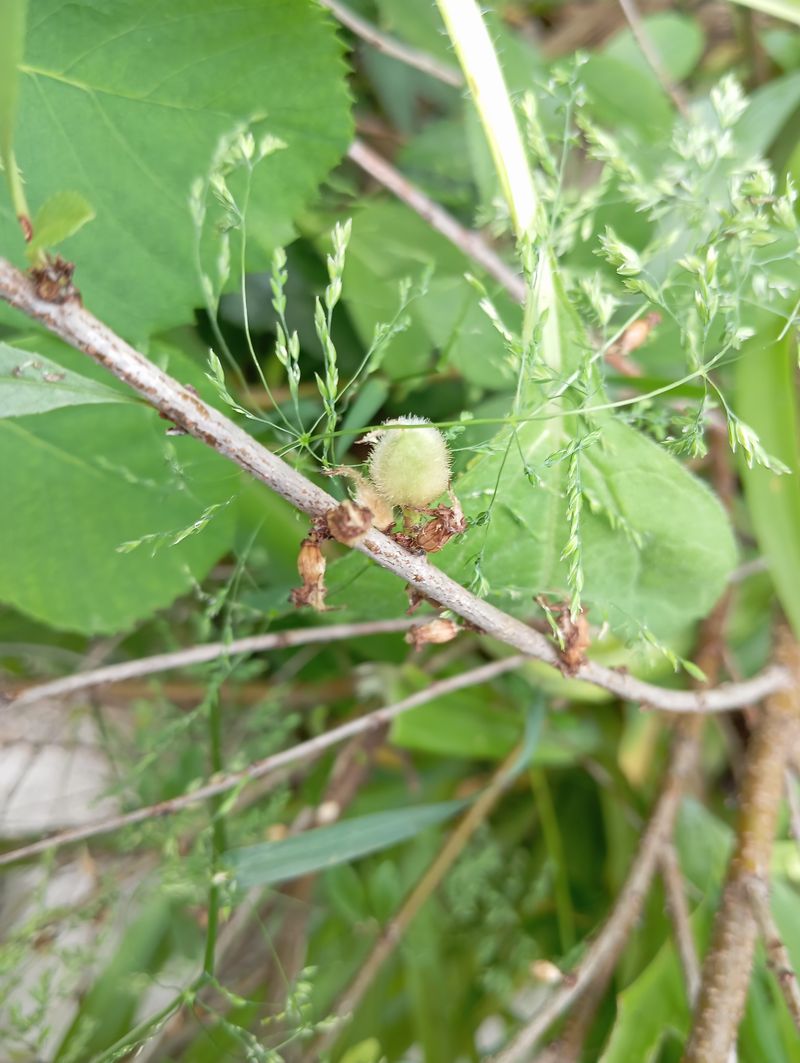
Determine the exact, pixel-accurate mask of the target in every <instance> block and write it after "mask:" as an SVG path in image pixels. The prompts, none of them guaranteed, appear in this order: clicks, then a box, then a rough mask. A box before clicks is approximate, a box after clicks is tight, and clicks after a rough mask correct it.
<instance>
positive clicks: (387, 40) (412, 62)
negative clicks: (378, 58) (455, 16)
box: [320, 0, 464, 89]
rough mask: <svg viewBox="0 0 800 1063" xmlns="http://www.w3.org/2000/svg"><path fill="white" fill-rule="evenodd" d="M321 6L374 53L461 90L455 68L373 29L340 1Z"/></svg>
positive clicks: (324, 0)
mask: <svg viewBox="0 0 800 1063" xmlns="http://www.w3.org/2000/svg"><path fill="white" fill-rule="evenodd" d="M320 3H321V4H322V6H323V7H327V9H328V10H329V11H330V13H331V14H332V15H333V17H334V18H335V19H336V21H337V22H341V24H342V25H343V26H345V27H346V28H347V29H349V30H350V31H351V32H352V33H354V34H355V35H356V37H360V38H361V40H362V41H364V42H365V43H366V44H369V45H371V46H372V47H373V48H374V49H375V51H376V52H381V53H382V54H383V55H388V56H390V57H391V58H392V59H397V60H399V61H400V62H401V63H405V64H406V66H413V67H414V69H415V70H421V71H422V73H423V74H429V75H430V77H432V78H435V79H436V80H437V81H442V82H444V84H445V85H452V86H453V87H454V88H457V89H458V88H462V87H463V85H464V79H463V77H462V76H461V71H460V70H459V69H458V67H455V66H450V65H449V64H448V63H442V62H441V61H440V60H439V59H436V58H435V57H434V56H432V55H430V54H429V53H428V52H423V51H420V50H419V49H418V48H412V46H411V45H409V44H405V43H404V42H403V41H399V40H398V39H397V38H396V37H392V36H390V35H389V34H388V33H384V32H383V31H382V30H379V29H378V27H377V26H373V24H372V23H371V22H367V20H366V19H364V18H361V16H360V15H357V14H356V13H355V11H351V10H350V8H349V7H346V6H345V5H344V4H340V3H339V0H320Z"/></svg>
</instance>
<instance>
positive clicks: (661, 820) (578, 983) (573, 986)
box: [494, 718, 700, 1063]
mask: <svg viewBox="0 0 800 1063" xmlns="http://www.w3.org/2000/svg"><path fill="white" fill-rule="evenodd" d="M699 723H700V721H699V718H694V719H689V720H685V721H684V720H682V721H681V722H680V724H679V732H678V734H677V735H676V737H675V741H674V744H673V747H672V754H671V757H670V763H669V767H668V768H667V771H666V773H665V784H664V787H663V789H662V791H661V793H660V795H659V797H658V801H657V802H656V806H655V809H654V810H653V813H652V815H651V816H650V819H649V821H648V823H647V827H646V828H645V831H644V834H643V835H642V840H641V842H640V844H639V848H638V850H637V852H636V856H635V857H634V860H633V863H632V865H631V868H630V870H629V872H628V877H627V878H626V880H625V883H624V885H623V887H622V889H621V890H620V893H619V896H618V897H617V900H616V902H615V904H614V910H613V911H612V913H611V915H610V917H609V919H608V921H607V922H606V924H605V926H604V927H603V929H602V930H601V932H600V934H599V935H598V936H597V938H595V940H594V941H593V942H592V944H591V945H590V946H589V948H588V949H587V951H586V953H585V954H584V956H583V958H582V959H581V961H580V962H579V964H578V965H577V967H575V968H574V969H573V970H572V971H571V972H570V974H569V977H568V978H566V979H565V980H564V982H563V983H562V984H561V985H559V987H558V988H557V989H556V990H555V992H554V993H553V995H552V997H550V999H549V1000H547V1001H546V1002H545V1003H544V1004H543V1006H542V1007H541V1008H540V1009H539V1011H538V1012H537V1013H536V1014H535V1015H534V1016H533V1018H532V1019H531V1020H530V1021H529V1022H528V1023H527V1024H526V1025H525V1026H524V1027H523V1028H522V1029H521V1030H520V1031H519V1033H518V1034H517V1036H516V1037H515V1038H514V1039H513V1040H512V1041H511V1042H510V1044H509V1045H508V1046H507V1047H506V1048H504V1049H503V1050H502V1051H501V1052H499V1053H498V1055H497V1056H496V1057H494V1058H495V1060H496V1063H528V1060H530V1059H531V1057H532V1054H533V1052H534V1050H535V1047H536V1045H537V1043H538V1041H539V1040H540V1038H541V1037H542V1036H543V1035H544V1034H545V1033H546V1032H547V1030H548V1029H549V1028H550V1027H551V1026H552V1025H553V1023H554V1022H556V1021H557V1020H558V1019H559V1018H560V1017H561V1016H562V1015H563V1014H564V1012H565V1011H567V1009H568V1008H570V1007H571V1006H572V1005H573V1004H574V1003H575V1002H576V1001H577V1000H578V999H580V998H581V997H582V996H583V995H584V994H585V993H586V992H587V991H589V990H590V987H592V986H593V985H595V984H596V983H597V982H599V981H601V980H603V979H604V978H605V977H607V976H608V974H609V972H610V970H611V969H612V968H613V966H614V964H615V962H616V959H617V958H618V956H619V953H620V952H621V951H622V949H623V948H624V946H625V943H626V942H627V940H628V935H629V934H630V932H631V930H632V929H633V927H634V925H635V923H636V921H637V919H638V918H639V913H640V912H641V909H642V904H643V903H644V899H645V897H646V895H647V890H648V888H649V886H650V883H651V881H652V879H653V875H654V874H655V872H656V870H657V868H658V862H659V859H660V856H661V851H662V847H663V845H664V841H665V840H666V839H668V838H669V837H670V836H671V834H672V828H673V825H674V822H675V816H676V814H677V811H678V806H679V804H680V800H681V797H682V796H683V791H684V785H685V781H686V779H687V777H688V776H689V775H690V773H691V772H692V771H693V769H694V765H695V761H696V757H697V733H696V732H697V728H698V725H699Z"/></svg>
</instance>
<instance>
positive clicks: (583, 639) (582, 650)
mask: <svg viewBox="0 0 800 1063" xmlns="http://www.w3.org/2000/svg"><path fill="white" fill-rule="evenodd" d="M557 623H558V630H559V631H560V632H561V637H562V638H563V640H564V648H563V649H562V650H561V651H560V653H559V656H560V657H561V663H562V665H563V668H564V671H565V672H566V673H567V675H574V674H575V673H576V672H577V670H578V669H579V668H580V666H581V665H582V664H584V663H585V661H586V650H587V649H588V648H589V645H590V643H591V641H592V640H591V637H590V634H589V621H588V620H587V619H586V612H585V611H584V610H583V609H581V611H580V613H578V616H577V617H576V619H575V620H573V619H572V617H571V615H570V611H569V608H568V607H567V606H564V607H563V608H562V609H561V610H560V612H559V615H558V622H557Z"/></svg>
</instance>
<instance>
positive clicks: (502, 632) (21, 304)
mask: <svg viewBox="0 0 800 1063" xmlns="http://www.w3.org/2000/svg"><path fill="white" fill-rule="evenodd" d="M0 298H2V299H4V300H5V301H6V302H7V303H9V304H10V305H11V306H13V307H15V308H16V309H17V310H20V311H22V313H24V314H26V315H27V316H28V317H29V318H33V319H34V320H35V321H39V322H40V323H41V324H43V325H44V326H45V328H47V329H49V330H50V331H51V332H53V333H54V334H55V335H57V336H59V337H60V338H61V339H63V340H64V341H65V342H67V343H69V344H71V345H72V346H73V347H76V348H77V349H78V350H81V351H83V352H84V353H86V354H88V355H89V357H91V358H92V359H93V360H94V361H95V362H97V363H98V364H99V365H101V366H103V368H105V369H107V370H108V371H109V372H110V373H112V374H113V375H114V376H116V377H117V379H119V380H122V381H123V382H124V383H126V384H128V385H129V386H130V387H131V388H133V390H134V391H136V392H137V393H138V394H139V395H141V396H142V397H143V398H144V399H145V400H146V401H147V402H148V403H149V404H150V405H151V406H153V407H154V408H155V409H157V410H158V411H159V412H160V413H163V414H164V416H165V417H166V418H167V419H168V420H170V421H172V422H173V424H176V425H177V426H178V427H180V428H183V429H184V431H185V432H186V433H187V434H188V435H192V436H194V437H195V438H197V439H199V440H201V441H202V442H204V443H206V444H207V445H208V446H210V447H212V448H213V449H214V450H216V451H217V453H219V454H222V455H223V456H224V457H227V458H229V459H230V460H231V461H233V462H235V463H236V464H237V465H239V466H240V467H241V468H242V469H244V470H245V471H246V472H248V473H250V474H251V475H252V476H253V477H254V478H255V479H256V480H259V481H260V482H261V483H264V484H266V485H267V486H268V487H269V488H270V489H271V490H273V491H275V492H276V494H279V495H280V496H281V497H282V498H284V499H285V500H286V501H287V502H289V503H290V504H291V505H293V506H294V507H295V508H296V509H299V510H302V511H303V512H304V513H307V514H308V515H309V516H310V517H311V518H312V519H313V518H319V517H323V516H325V514H326V513H327V512H328V511H329V510H331V509H332V508H334V506H335V505H336V500H335V499H333V498H332V497H331V496H330V495H328V494H327V493H326V492H325V491H323V490H322V489H321V488H319V487H317V486H316V484H314V483H312V482H311V480H308V479H306V477H305V476H303V475H302V474H301V473H299V472H298V471H297V470H296V469H294V468H292V466H291V465H287V464H286V462H284V461H283V460H282V459H281V458H279V457H277V456H276V455H275V454H273V453H272V451H270V450H268V449H267V448H266V447H264V446H262V445H261V444H260V443H259V442H258V441H257V440H256V439H254V438H253V436H251V435H249V434H248V433H247V432H245V431H244V429H242V428H240V427H239V426H238V425H236V424H234V422H233V421H231V420H229V419H228V418H227V417H225V416H224V415H223V414H222V413H220V412H219V411H218V410H216V409H215V408H214V407H213V406H209V405H208V404H207V403H205V402H203V400H202V399H201V398H199V397H198V395H196V394H195V393H194V391H193V390H192V389H190V388H187V387H184V386H183V385H182V384H179V383H178V381H177V380H175V379H173V378H172V377H170V376H168V375H167V374H166V373H164V372H163V371H162V370H161V369H159V368H158V366H156V365H154V364H153V363H152V362H150V361H148V359H147V358H145V357H144V356H143V355H141V354H139V353H138V351H136V350H134V349H133V347H131V346H130V345H129V344H127V343H126V342H125V341H124V340H122V339H121V338H120V337H119V336H117V335H115V333H113V332H112V331H111V329H109V328H108V327H107V326H106V325H104V324H102V322H100V321H98V320H97V318H96V317H94V316H93V315H92V314H91V313H90V312H89V311H88V310H86V309H85V308H84V307H83V306H82V305H81V303H80V302H79V301H78V300H76V299H71V300H68V301H66V302H63V303H57V304H56V303H52V302H48V301H47V300H46V299H43V298H42V297H41V296H40V295H39V294H38V293H37V291H36V287H35V285H34V284H33V283H32V281H31V280H30V278H29V277H26V276H25V275H24V274H23V273H21V272H20V271H19V270H17V269H16V268H15V267H14V266H12V265H11V263H10V262H7V261H6V260H5V259H1V258H0ZM354 549H356V550H358V551H359V552H360V553H363V554H365V555H366V556H367V557H370V558H372V559H373V560H374V561H375V562H376V563H377V564H378V565H380V566H381V567H382V568H385V569H388V571H390V572H393V573H394V574H395V575H396V576H399V577H400V578H401V579H403V580H404V581H405V582H406V583H409V584H411V585H412V586H413V587H414V589H415V590H416V591H417V592H418V593H420V594H422V595H424V596H425V597H427V598H429V599H431V600H432V601H435V602H438V603H439V604H440V605H441V606H443V607H444V608H447V609H451V610H452V611H453V612H454V613H457V614H458V615H459V616H461V617H462V618H463V619H464V620H467V621H468V622H469V623H470V624H471V625H472V626H473V627H474V628H476V629H477V630H478V631H481V632H483V633H484V634H487V635H491V636H493V637H494V638H497V639H499V640H500V641H501V642H505V643H506V644H507V645H509V646H513V647H514V648H515V649H517V650H519V651H520V652H522V653H525V654H527V655H529V656H531V657H535V658H536V659H538V660H540V661H544V662H545V663H547V664H550V665H553V666H554V667H556V668H558V667H559V664H560V661H559V656H558V653H557V652H556V649H555V648H554V646H553V645H552V643H551V642H550V641H549V640H548V639H547V638H546V637H545V636H544V635H541V634H540V633H539V632H538V631H534V630H533V629H532V628H530V627H528V625H527V624H525V623H523V622H522V621H521V620H517V619H516V618H515V617H512V616H510V615H509V614H508V613H504V612H503V611H502V610H501V609H498V608H497V607H496V606H493V605H491V604H490V603H489V602H486V601H484V600H483V599H481V598H478V597H477V596H476V595H474V594H472V593H471V592H470V591H468V590H467V589H466V588H465V587H462V586H461V584H459V583H457V582H456V581H455V580H453V579H450V577H449V576H446V575H445V574H444V573H443V572H441V571H440V570H439V569H437V568H435V567H434V566H433V565H432V564H431V563H430V561H428V559H427V557H419V556H417V555H415V554H413V553H410V552H409V551H407V550H405V549H404V548H403V547H402V546H401V545H400V544H399V543H397V542H395V541H394V539H392V538H390V537H389V536H387V535H384V534H382V533H381V532H378V531H372V532H370V533H369V535H367V536H366V537H365V538H364V539H363V540H362V541H361V542H360V543H359V544H358V545H357V546H355V547H354ZM575 678H577V679H583V680H585V681H586V682H589V683H592V684H594V685H595V686H599V687H602V688H603V689H604V690H608V691H610V692H611V693H612V694H615V695H616V696H617V697H619V698H622V699H623V700H625V701H639V702H643V703H645V704H647V705H649V706H651V707H653V708H657V709H664V710H666V711H669V712H689V713H696V712H704V713H705V712H725V711H727V710H728V709H732V708H737V707H739V706H741V705H746V704H749V703H751V702H753V701H757V700H759V699H760V698H762V697H764V696H766V695H767V694H770V693H773V692H774V691H776V690H783V689H785V688H786V687H787V686H788V685H789V683H790V676H789V674H788V672H787V670H786V669H785V668H783V667H780V666H773V667H772V668H768V669H767V670H766V671H764V672H762V673H761V674H760V675H758V676H756V677H754V678H753V679H750V680H746V681H745V682H742V683H733V684H728V685H727V686H723V687H718V688H717V689H715V690H702V691H686V690H673V689H670V688H665V687H658V686H654V685H653V684H651V683H645V682H643V681H641V680H639V679H636V678H635V677H634V676H632V675H629V674H628V673H627V672H624V671H617V670H616V669H613V668H606V667H604V666H603V665H601V664H598V663H596V662H595V661H587V662H586V663H585V664H583V665H581V666H580V667H579V668H578V669H577V670H576V671H575Z"/></svg>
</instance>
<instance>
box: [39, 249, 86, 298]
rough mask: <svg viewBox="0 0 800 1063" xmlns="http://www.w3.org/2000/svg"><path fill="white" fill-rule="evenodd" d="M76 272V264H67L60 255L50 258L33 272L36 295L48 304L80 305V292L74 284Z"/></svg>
mask: <svg viewBox="0 0 800 1063" xmlns="http://www.w3.org/2000/svg"><path fill="white" fill-rule="evenodd" d="M74 272H75V263H74V262H67V261H65V260H64V259H63V258H62V257H61V256H60V255H56V256H55V258H48V259H47V260H46V261H45V263H44V265H43V266H36V267H34V268H33V269H32V270H31V278H32V280H33V283H34V286H35V288H36V294H37V295H38V296H39V298H40V299H44V300H45V301H46V302H48V303H57V304H61V303H70V302H77V303H80V301H81V296H80V292H79V291H78V289H77V288H76V287H75V285H74V284H73V283H72V275H73V273H74Z"/></svg>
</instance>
